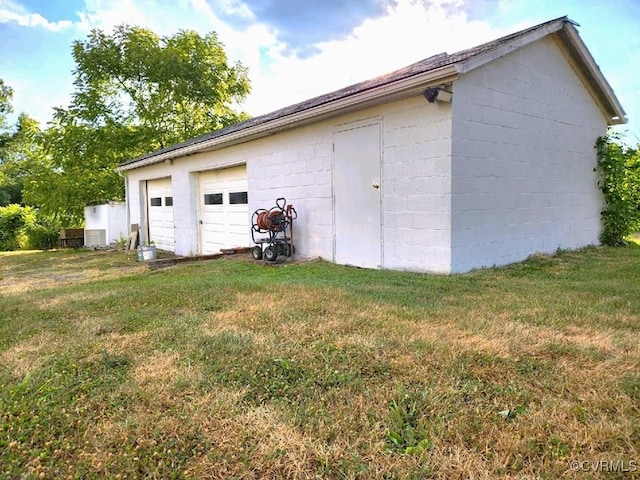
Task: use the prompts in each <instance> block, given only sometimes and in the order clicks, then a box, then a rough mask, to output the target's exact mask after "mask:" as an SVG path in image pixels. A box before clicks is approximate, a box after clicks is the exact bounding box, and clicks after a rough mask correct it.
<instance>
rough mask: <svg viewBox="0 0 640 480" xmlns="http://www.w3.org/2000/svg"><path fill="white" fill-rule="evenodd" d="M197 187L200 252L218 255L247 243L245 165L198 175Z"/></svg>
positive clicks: (247, 221) (249, 237) (249, 233)
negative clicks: (221, 251)
mask: <svg viewBox="0 0 640 480" xmlns="http://www.w3.org/2000/svg"><path fill="white" fill-rule="evenodd" d="M198 183H199V187H200V198H199V209H200V218H199V223H200V251H201V253H202V254H208V253H218V252H219V251H220V250H221V249H223V248H234V247H248V246H249V245H250V244H251V230H250V225H249V205H248V197H247V166H246V165H239V166H237V167H230V168H222V169H219V170H210V171H207V172H202V173H200V175H199V179H198Z"/></svg>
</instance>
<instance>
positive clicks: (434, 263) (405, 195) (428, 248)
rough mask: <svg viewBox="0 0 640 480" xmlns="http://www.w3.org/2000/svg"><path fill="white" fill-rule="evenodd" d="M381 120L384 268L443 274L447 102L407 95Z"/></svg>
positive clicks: (447, 225)
mask: <svg viewBox="0 0 640 480" xmlns="http://www.w3.org/2000/svg"><path fill="white" fill-rule="evenodd" d="M383 113H384V120H383V123H382V125H383V160H382V216H383V219H382V225H383V236H382V238H383V264H384V267H385V268H393V269H402V270H415V271H429V272H440V273H446V272H448V271H449V269H450V263H451V252H450V244H451V177H450V173H451V170H450V155H451V104H448V103H433V104H430V103H428V102H427V101H426V100H425V99H424V97H422V96H418V97H413V98H410V99H407V100H404V101H402V102H396V103H394V104H390V105H388V106H387V107H386V108H385V109H384V111H383Z"/></svg>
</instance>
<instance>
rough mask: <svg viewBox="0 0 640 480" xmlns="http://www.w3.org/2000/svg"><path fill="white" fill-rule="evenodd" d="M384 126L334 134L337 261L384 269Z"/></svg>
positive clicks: (359, 128)
mask: <svg viewBox="0 0 640 480" xmlns="http://www.w3.org/2000/svg"><path fill="white" fill-rule="evenodd" d="M380 139H381V134H380V123H373V124H369V125H364V126H362V125H361V126H358V127H354V128H350V129H344V130H340V131H336V132H334V137H333V141H334V154H333V184H334V187H333V194H334V225H335V259H334V260H335V262H336V263H339V264H343V265H354V266H358V267H365V268H380V267H381V266H382V225H381V216H380V200H381V187H380V156H381V153H380V152H381V146H380Z"/></svg>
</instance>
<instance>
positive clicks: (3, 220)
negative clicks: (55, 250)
mask: <svg viewBox="0 0 640 480" xmlns="http://www.w3.org/2000/svg"><path fill="white" fill-rule="evenodd" d="M59 231H60V225H59V223H58V222H57V221H56V220H54V219H53V218H51V217H46V216H44V215H42V214H41V213H40V212H39V211H38V210H36V209H34V208H33V207H28V206H27V207H23V206H21V205H17V204H11V205H7V206H6V207H0V250H2V251H10V250H19V249H23V250H26V249H39V250H45V249H48V248H52V247H53V246H55V245H57V243H58V239H59V233H58V232H59Z"/></svg>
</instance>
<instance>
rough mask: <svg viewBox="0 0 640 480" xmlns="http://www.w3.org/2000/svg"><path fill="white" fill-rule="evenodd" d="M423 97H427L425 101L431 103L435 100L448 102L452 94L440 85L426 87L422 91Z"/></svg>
mask: <svg viewBox="0 0 640 480" xmlns="http://www.w3.org/2000/svg"><path fill="white" fill-rule="evenodd" d="M422 95H424V98H426V99H427V102H429V103H433V102H435V101H436V100H437V101H438V102H450V101H451V98H452V97H453V94H452V93H451V92H447V91H446V90H444V89H443V88H441V87H427V88H426V89H425V90H424V92H422Z"/></svg>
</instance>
